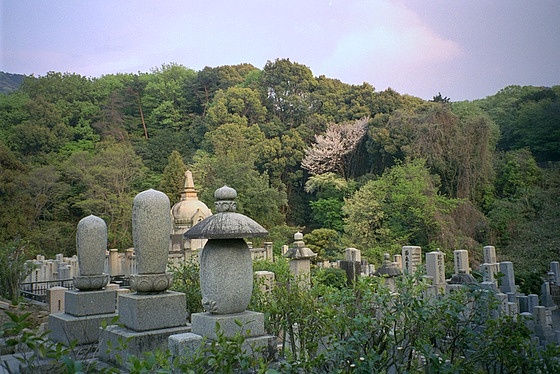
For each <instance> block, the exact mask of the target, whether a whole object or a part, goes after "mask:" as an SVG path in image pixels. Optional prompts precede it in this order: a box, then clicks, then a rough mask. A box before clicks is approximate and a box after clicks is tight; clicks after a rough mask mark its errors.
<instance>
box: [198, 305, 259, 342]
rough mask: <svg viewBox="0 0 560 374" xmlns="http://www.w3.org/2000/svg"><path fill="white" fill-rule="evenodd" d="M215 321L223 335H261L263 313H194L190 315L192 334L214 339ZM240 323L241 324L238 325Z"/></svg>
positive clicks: (215, 336)
mask: <svg viewBox="0 0 560 374" xmlns="http://www.w3.org/2000/svg"><path fill="white" fill-rule="evenodd" d="M216 323H219V324H220V329H221V331H223V333H224V336H226V337H233V336H235V335H236V334H238V333H241V335H243V336H249V337H256V336H262V335H264V334H265V332H264V314H263V313H258V312H253V311H250V310H246V311H244V312H242V313H234V314H211V313H194V314H192V315H191V326H192V332H193V334H197V335H200V336H202V337H205V338H208V339H213V340H216V339H217V338H218V336H217V335H216ZM240 325H241V326H240Z"/></svg>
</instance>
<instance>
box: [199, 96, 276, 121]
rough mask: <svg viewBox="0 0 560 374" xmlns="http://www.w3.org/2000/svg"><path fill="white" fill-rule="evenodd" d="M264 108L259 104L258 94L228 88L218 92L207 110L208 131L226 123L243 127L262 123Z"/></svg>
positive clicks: (264, 114) (264, 113)
mask: <svg viewBox="0 0 560 374" xmlns="http://www.w3.org/2000/svg"><path fill="white" fill-rule="evenodd" d="M265 116H266V107H264V106H263V105H262V103H261V100H260V97H259V94H258V92H256V91H254V90H252V89H250V88H244V87H230V88H228V89H227V90H226V91H222V90H220V91H218V92H217V93H216V96H214V100H213V101H212V104H211V105H210V106H209V108H208V112H207V116H206V118H207V121H208V123H209V127H210V129H214V128H216V127H218V126H220V125H223V124H226V123H236V124H240V125H245V126H251V125H254V124H259V123H263V122H264V120H265Z"/></svg>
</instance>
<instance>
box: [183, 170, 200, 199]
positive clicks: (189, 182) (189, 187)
mask: <svg viewBox="0 0 560 374" xmlns="http://www.w3.org/2000/svg"><path fill="white" fill-rule="evenodd" d="M181 200H198V194H197V193H196V190H195V189H194V181H193V177H192V172H191V171H190V170H187V171H185V191H184V193H183V194H182V196H181Z"/></svg>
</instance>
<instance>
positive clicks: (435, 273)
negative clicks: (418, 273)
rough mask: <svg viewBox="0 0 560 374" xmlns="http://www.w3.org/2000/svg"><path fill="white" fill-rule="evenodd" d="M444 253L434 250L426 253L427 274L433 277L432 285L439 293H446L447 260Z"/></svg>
mask: <svg viewBox="0 0 560 374" xmlns="http://www.w3.org/2000/svg"><path fill="white" fill-rule="evenodd" d="M444 256H445V255H444V253H443V252H441V251H433V252H428V253H426V275H427V276H429V277H432V287H434V288H435V292H436V294H437V295H443V294H445V285H446V282H445V260H444Z"/></svg>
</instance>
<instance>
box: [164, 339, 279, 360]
mask: <svg viewBox="0 0 560 374" xmlns="http://www.w3.org/2000/svg"><path fill="white" fill-rule="evenodd" d="M210 344H211V342H210V341H208V339H205V338H203V337H202V336H200V335H197V334H193V333H190V332H189V333H185V334H177V335H171V336H170V337H169V341H168V346H169V350H170V351H171V356H172V357H183V358H185V357H191V356H193V355H195V354H196V353H197V352H199V351H200V350H201V349H203V348H204V346H205V345H206V347H209V346H210ZM241 349H242V350H243V353H244V354H246V355H257V356H260V357H264V358H265V359H266V360H268V361H276V360H277V359H278V343H277V341H276V337H275V336H272V335H262V336H254V337H250V338H246V339H245V341H244V342H243V344H242V346H241Z"/></svg>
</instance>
